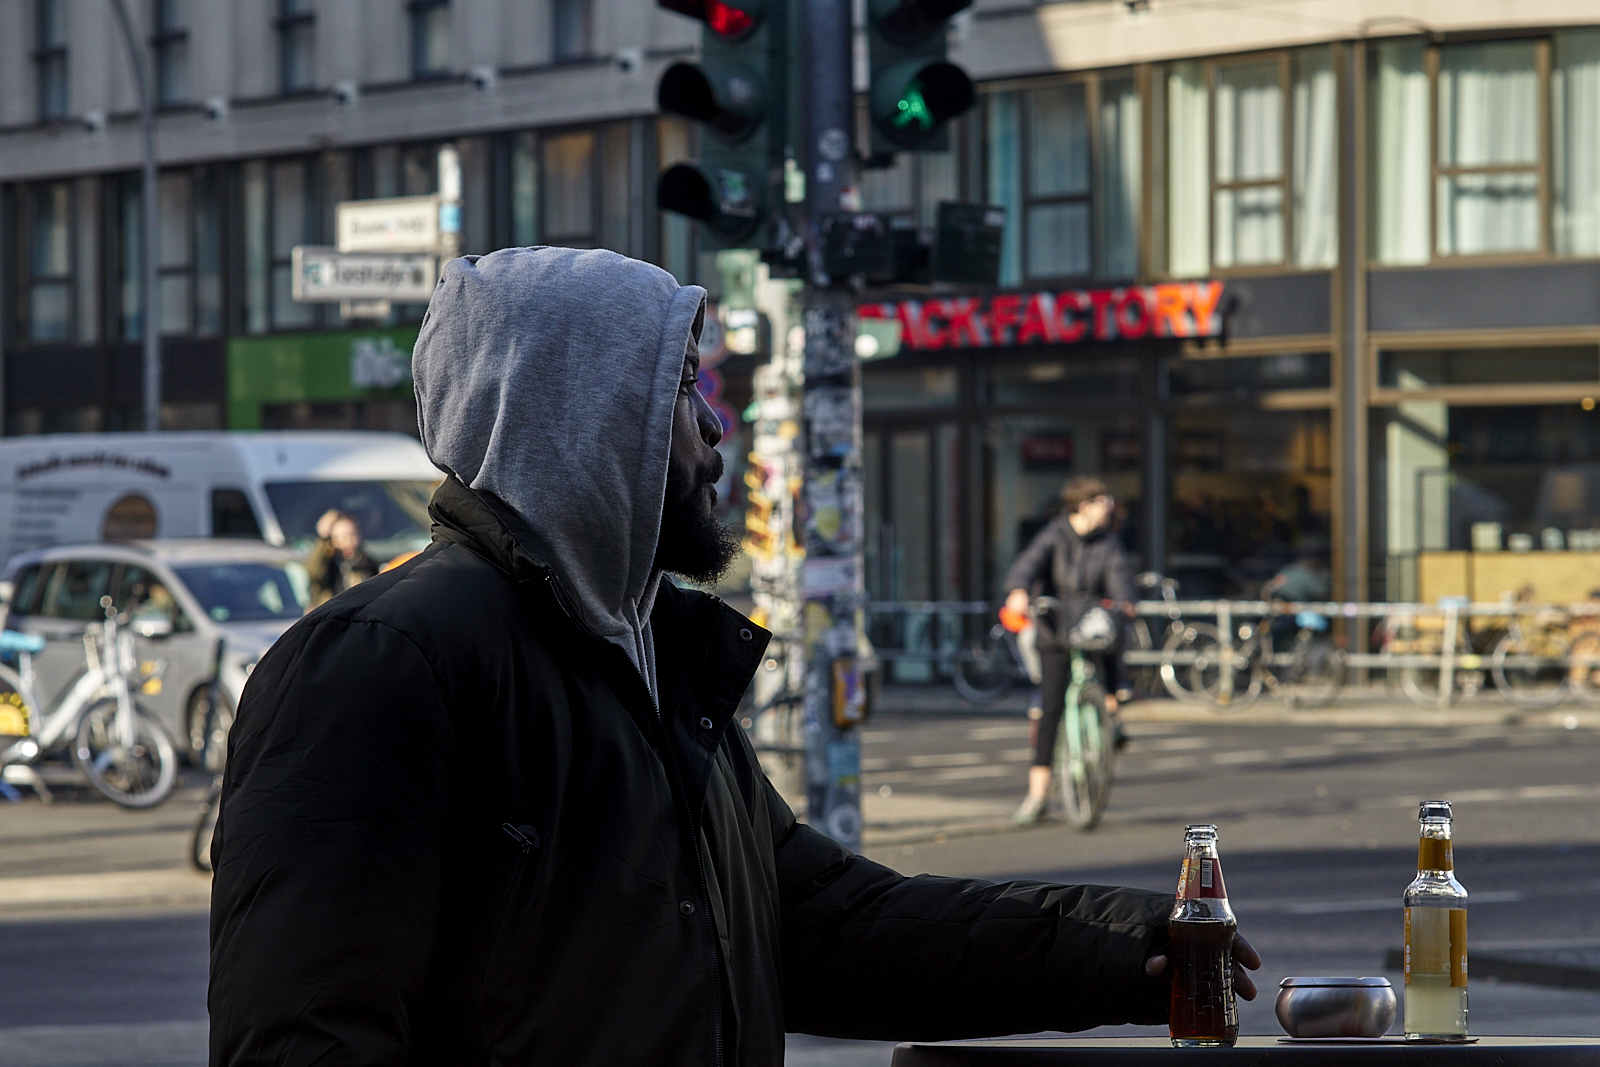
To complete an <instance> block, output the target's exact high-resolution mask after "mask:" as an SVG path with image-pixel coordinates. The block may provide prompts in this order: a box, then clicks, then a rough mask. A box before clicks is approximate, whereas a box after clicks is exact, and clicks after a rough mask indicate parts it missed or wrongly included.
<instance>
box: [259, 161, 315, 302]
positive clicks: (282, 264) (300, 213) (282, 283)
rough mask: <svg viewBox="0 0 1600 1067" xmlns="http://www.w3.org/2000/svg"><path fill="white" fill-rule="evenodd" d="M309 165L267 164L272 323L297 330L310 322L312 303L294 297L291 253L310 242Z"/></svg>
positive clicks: (295, 163)
mask: <svg viewBox="0 0 1600 1067" xmlns="http://www.w3.org/2000/svg"><path fill="white" fill-rule="evenodd" d="M309 172H310V167H309V166H307V164H306V161H305V160H303V159H291V160H283V161H280V162H275V163H273V164H271V165H270V167H269V175H270V178H271V183H270V184H271V187H272V211H271V215H272V219H271V224H270V232H271V241H270V244H269V247H270V249H271V256H272V283H271V289H272V325H273V327H274V328H275V329H301V328H304V327H307V326H310V325H312V323H313V322H314V320H315V317H316V306H315V305H313V304H302V303H298V302H297V301H296V300H295V299H294V274H293V264H292V260H291V256H292V255H293V253H294V246H295V245H304V244H311V243H312V242H311V227H312V225H313V219H314V218H315V215H314V213H313V211H312V198H311V188H310V174H309Z"/></svg>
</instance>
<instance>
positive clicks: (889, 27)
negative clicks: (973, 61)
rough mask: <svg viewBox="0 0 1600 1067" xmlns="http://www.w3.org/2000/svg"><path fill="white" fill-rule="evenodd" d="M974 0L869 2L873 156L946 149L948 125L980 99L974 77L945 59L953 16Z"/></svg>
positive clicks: (870, 105) (870, 100)
mask: <svg viewBox="0 0 1600 1067" xmlns="http://www.w3.org/2000/svg"><path fill="white" fill-rule="evenodd" d="M971 4H972V0H868V4H867V50H868V54H869V56H870V59H871V71H872V82H871V89H870V91H869V94H868V98H867V107H868V109H869V111H870V112H871V116H872V155H873V156H874V157H877V158H882V157H884V156H892V155H893V154H894V153H895V152H904V151H918V150H920V151H931V152H943V151H947V150H948V149H949V147H950V133H949V129H948V124H949V122H950V120H951V119H953V118H955V117H956V116H957V115H959V114H961V113H962V112H963V111H966V110H967V109H968V108H970V107H971V106H972V105H973V103H974V102H976V100H977V93H976V91H975V90H974V89H973V87H972V79H971V78H969V77H967V73H966V71H964V70H962V69H961V68H960V67H958V66H956V65H955V64H954V63H951V62H950V61H949V59H947V58H946V51H947V49H946V41H945V36H946V33H947V31H948V29H949V22H950V19H951V18H952V17H953V16H954V15H956V14H958V13H959V12H961V11H963V10H965V9H966V8H967V7H970V6H971Z"/></svg>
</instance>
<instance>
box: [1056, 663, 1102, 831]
mask: <svg viewBox="0 0 1600 1067" xmlns="http://www.w3.org/2000/svg"><path fill="white" fill-rule="evenodd" d="M1062 715H1063V719H1062V722H1061V734H1060V736H1059V737H1057V738H1056V761H1055V762H1056V766H1055V780H1056V782H1057V783H1058V785H1057V787H1058V788H1059V789H1060V790H1061V801H1062V806H1063V807H1064V809H1065V810H1066V814H1067V821H1068V822H1070V823H1071V824H1072V825H1073V826H1075V827H1076V828H1078V829H1079V830H1085V831H1087V830H1093V829H1094V828H1095V825H1096V824H1097V823H1099V821H1100V816H1101V815H1102V814H1104V812H1105V807H1106V799H1107V798H1108V797H1109V796H1110V795H1111V761H1112V757H1113V754H1114V752H1115V738H1114V737H1113V732H1114V730H1113V727H1112V724H1111V717H1110V716H1109V715H1108V714H1107V713H1106V695H1105V692H1104V691H1103V690H1102V689H1101V688H1100V687H1099V686H1098V685H1086V686H1084V687H1083V689H1082V690H1081V691H1080V692H1079V694H1078V703H1077V707H1072V706H1070V705H1069V706H1068V707H1066V708H1064V709H1063V710H1062Z"/></svg>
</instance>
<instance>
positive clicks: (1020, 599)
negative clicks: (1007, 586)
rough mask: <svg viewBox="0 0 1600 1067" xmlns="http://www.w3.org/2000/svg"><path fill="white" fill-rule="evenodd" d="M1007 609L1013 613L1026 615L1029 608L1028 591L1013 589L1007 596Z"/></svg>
mask: <svg viewBox="0 0 1600 1067" xmlns="http://www.w3.org/2000/svg"><path fill="white" fill-rule="evenodd" d="M1006 607H1008V608H1010V609H1011V610H1012V611H1015V612H1019V613H1021V614H1026V613H1027V611H1028V607H1029V601H1028V591H1027V590H1026V589H1013V590H1011V592H1009V593H1007V594H1006Z"/></svg>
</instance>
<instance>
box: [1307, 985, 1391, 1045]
mask: <svg viewBox="0 0 1600 1067" xmlns="http://www.w3.org/2000/svg"><path fill="white" fill-rule="evenodd" d="M1395 1003H1396V1002H1395V998H1394V989H1393V987H1391V986H1390V985H1389V979H1387V978H1285V979H1284V980H1283V981H1282V982H1281V983H1280V984H1279V989H1278V1003H1277V1012H1278V1023H1279V1025H1281V1026H1282V1027H1283V1031H1284V1033H1286V1034H1288V1035H1289V1036H1290V1037H1382V1036H1383V1035H1384V1034H1386V1033H1388V1032H1389V1027H1390V1026H1392V1025H1394V1013H1395Z"/></svg>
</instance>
